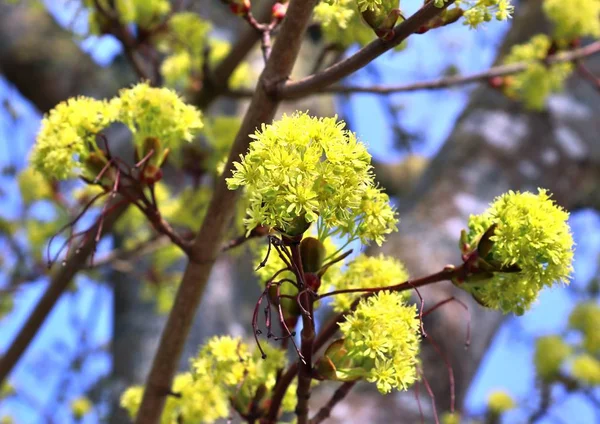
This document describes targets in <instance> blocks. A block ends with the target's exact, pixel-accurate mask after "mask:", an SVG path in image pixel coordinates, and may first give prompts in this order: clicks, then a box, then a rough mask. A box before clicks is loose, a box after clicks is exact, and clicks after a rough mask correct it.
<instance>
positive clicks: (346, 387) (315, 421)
mask: <svg viewBox="0 0 600 424" xmlns="http://www.w3.org/2000/svg"><path fill="white" fill-rule="evenodd" d="M355 384H356V381H346V382H345V383H344V384H342V385H341V386H340V387H338V388H337V390H336V391H335V392H334V393H333V396H331V399H329V401H328V402H327V404H325V406H323V407H322V408H321V409H320V410H319V412H317V414H316V415H315V416H314V417H313V418H311V420H310V424H319V423H320V422H322V421H325V420H326V419H327V418H329V416H330V415H331V411H332V410H333V408H334V407H335V406H336V405H337V404H338V403H339V402H341V401H342V400H344V398H345V397H346V396H347V395H348V393H350V390H352V388H353V387H354V386H355Z"/></svg>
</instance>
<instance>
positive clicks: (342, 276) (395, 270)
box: [330, 255, 410, 312]
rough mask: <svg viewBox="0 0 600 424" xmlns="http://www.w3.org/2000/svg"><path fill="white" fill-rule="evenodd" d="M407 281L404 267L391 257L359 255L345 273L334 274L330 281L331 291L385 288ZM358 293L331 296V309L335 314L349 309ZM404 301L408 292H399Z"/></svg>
mask: <svg viewBox="0 0 600 424" xmlns="http://www.w3.org/2000/svg"><path fill="white" fill-rule="evenodd" d="M407 279H408V272H407V271H406V268H405V267H404V265H403V264H402V263H401V262H400V261H398V260H396V259H394V258H391V257H386V256H384V255H379V256H365V255H360V256H359V257H357V258H356V259H355V260H354V261H352V262H351V263H350V264H349V265H348V267H347V269H346V270H345V272H343V273H336V274H335V275H334V276H333V278H332V279H331V284H330V289H331V290H345V289H363V288H374V287H387V286H391V285H393V284H399V283H402V282H403V281H405V280H407ZM358 296H360V293H343V294H338V295H335V296H333V300H332V305H333V309H334V310H335V311H337V312H342V311H345V310H346V309H348V308H350V306H351V305H352V302H354V300H355V299H356V298H357V297H358ZM400 296H401V297H402V298H403V299H404V300H408V298H409V297H410V293H409V292H401V293H400Z"/></svg>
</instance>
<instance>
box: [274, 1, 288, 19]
mask: <svg viewBox="0 0 600 424" xmlns="http://www.w3.org/2000/svg"><path fill="white" fill-rule="evenodd" d="M287 8H288V3H285V4H284V3H275V4H274V5H273V8H272V9H271V14H272V16H273V19H277V20H282V19H283V18H285V13H286V12H287Z"/></svg>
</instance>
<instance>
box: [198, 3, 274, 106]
mask: <svg viewBox="0 0 600 424" xmlns="http://www.w3.org/2000/svg"><path fill="white" fill-rule="evenodd" d="M275 3H277V1H276V0H269V1H266V2H264V4H263V5H262V7H261V9H260V10H259V11H258V13H257V18H256V19H257V20H258V21H260V22H266V21H267V20H269V19H270V18H271V8H272V7H273V5H274V4H275ZM260 37H261V34H260V33H258V32H257V31H256V29H254V28H252V27H249V26H245V27H244V29H243V30H242V31H241V34H240V36H239V38H238V40H237V41H236V43H235V44H234V45H233V46H232V47H231V50H230V52H229V54H228V55H227V56H226V57H225V59H223V60H222V61H221V62H219V64H218V65H217V67H216V68H215V69H214V70H213V72H211V73H210V75H205V76H204V85H203V87H202V89H201V90H200V91H199V92H198V93H197V95H196V96H195V97H194V99H193V100H194V103H195V104H196V105H197V106H198V107H199V108H201V109H204V108H206V107H207V106H208V105H210V104H211V103H212V102H213V101H214V100H215V99H216V98H217V97H218V96H219V95H220V94H222V93H223V92H224V91H225V90H226V89H227V83H228V82H229V78H230V77H231V75H232V74H233V72H234V71H235V70H236V69H237V67H238V65H239V64H240V63H242V61H243V60H244V59H245V58H246V56H248V53H249V52H250V50H252V47H254V45H255V44H256V43H258V42H259V41H260ZM249 97H252V95H250V96H249Z"/></svg>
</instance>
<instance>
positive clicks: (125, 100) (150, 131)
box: [31, 83, 202, 180]
mask: <svg viewBox="0 0 600 424" xmlns="http://www.w3.org/2000/svg"><path fill="white" fill-rule="evenodd" d="M114 122H122V123H124V124H125V125H127V126H128V127H129V129H130V130H131V132H132V133H133V138H134V142H135V144H136V147H137V148H138V149H139V151H142V150H143V149H144V148H147V146H145V142H146V140H147V139H153V140H155V141H156V143H154V146H161V150H164V149H165V148H168V147H173V146H174V145H176V144H178V143H181V142H182V141H184V140H185V141H190V140H191V139H192V137H193V136H194V135H195V134H196V133H197V131H198V130H199V129H200V128H202V119H201V113H200V111H198V110H197V109H195V108H194V107H193V106H188V105H186V104H185V103H184V102H183V100H181V99H180V98H179V97H178V96H177V94H176V93H175V92H173V91H171V90H168V89H166V88H154V87H150V86H149V85H148V84H147V83H140V84H137V85H135V86H133V87H132V88H128V89H124V90H121V91H120V94H119V97H116V98H114V99H112V100H111V101H110V102H107V101H103V100H95V99H92V98H88V97H78V98H74V99H69V100H67V101H65V102H62V103H59V104H58V105H57V106H56V107H55V108H54V109H52V110H51V111H50V113H49V114H48V115H47V116H45V117H44V119H43V120H42V127H41V129H40V132H39V134H38V136H37V139H36V143H35V145H34V146H33V151H32V153H31V163H32V165H33V167H34V168H35V169H36V170H38V171H39V172H41V173H42V174H44V176H46V177H47V178H50V179H58V180H62V179H67V178H69V177H72V176H74V175H77V174H81V172H82V168H83V167H85V165H86V164H85V162H86V160H87V159H88V158H90V155H92V153H95V154H96V156H95V158H99V157H101V158H104V154H103V153H102V152H101V151H100V150H99V146H98V142H97V135H98V134H99V133H100V132H101V131H102V130H104V129H105V128H106V127H108V126H109V125H110V124H112V123H114ZM102 147H104V146H103V145H102ZM161 153H164V152H163V151H155V152H154V156H153V158H159V157H162V156H161ZM100 167H102V164H101V165H100Z"/></svg>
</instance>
